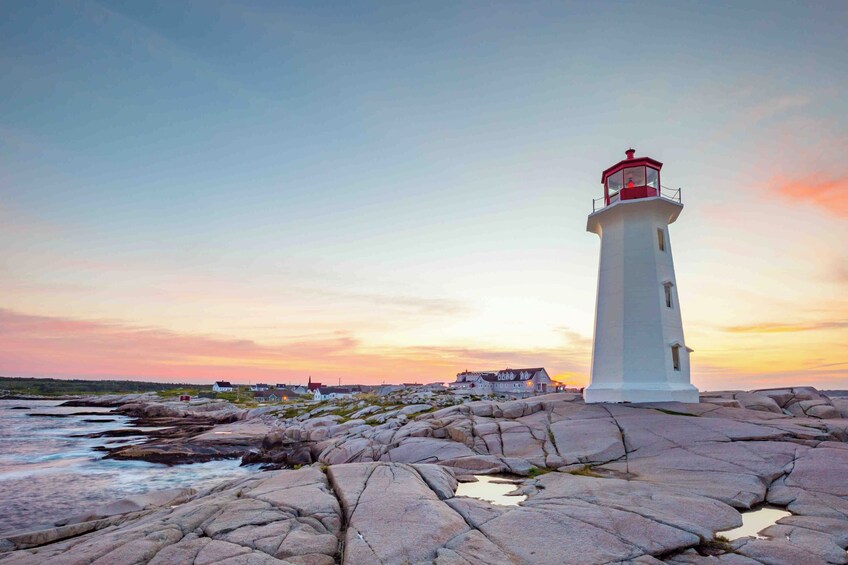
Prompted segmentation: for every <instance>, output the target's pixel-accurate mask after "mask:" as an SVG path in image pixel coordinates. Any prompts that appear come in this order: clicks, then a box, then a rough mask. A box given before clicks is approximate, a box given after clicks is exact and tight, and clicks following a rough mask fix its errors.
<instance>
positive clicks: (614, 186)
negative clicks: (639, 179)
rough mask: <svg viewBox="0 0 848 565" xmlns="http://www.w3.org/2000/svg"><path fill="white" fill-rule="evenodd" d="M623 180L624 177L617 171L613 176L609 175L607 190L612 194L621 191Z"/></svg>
mask: <svg viewBox="0 0 848 565" xmlns="http://www.w3.org/2000/svg"><path fill="white" fill-rule="evenodd" d="M623 178H624V175H623V174H622V172H621V171H618V172H617V173H615V174H614V175H610V177H609V178H608V179H607V189H609V191H610V193H612V192H613V191H615V192H618V191H619V190H621V186H622V179H623Z"/></svg>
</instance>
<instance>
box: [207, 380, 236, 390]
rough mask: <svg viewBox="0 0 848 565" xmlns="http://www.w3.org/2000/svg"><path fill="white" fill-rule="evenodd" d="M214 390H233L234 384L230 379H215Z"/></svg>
mask: <svg viewBox="0 0 848 565" xmlns="http://www.w3.org/2000/svg"><path fill="white" fill-rule="evenodd" d="M212 391H213V392H233V385H231V384H230V383H229V382H228V381H215V384H213V385H212Z"/></svg>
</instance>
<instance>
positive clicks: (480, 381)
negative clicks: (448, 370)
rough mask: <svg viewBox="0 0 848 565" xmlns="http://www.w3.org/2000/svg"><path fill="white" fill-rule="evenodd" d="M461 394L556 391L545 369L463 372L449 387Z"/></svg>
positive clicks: (507, 394) (525, 393) (523, 393)
mask: <svg viewBox="0 0 848 565" xmlns="http://www.w3.org/2000/svg"><path fill="white" fill-rule="evenodd" d="M448 386H449V387H450V389H451V390H453V391H456V392H458V393H460V394H479V395H486V394H498V395H506V396H530V395H532V394H544V393H547V392H554V391H555V390H556V386H555V383H554V382H553V381H552V380H551V377H550V376H549V375H548V372H547V371H545V369H544V368H543V367H535V368H531V369H503V370H501V371H474V372H471V371H463V372H462V373H459V374H457V375H456V380H455V381H454V382H452V383H450V384H449V385H448Z"/></svg>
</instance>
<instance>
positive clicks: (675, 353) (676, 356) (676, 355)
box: [671, 345, 680, 371]
mask: <svg viewBox="0 0 848 565" xmlns="http://www.w3.org/2000/svg"><path fill="white" fill-rule="evenodd" d="M671 363H672V365H674V370H675V371H679V370H680V346H679V345H672V346H671Z"/></svg>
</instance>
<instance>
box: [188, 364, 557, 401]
mask: <svg viewBox="0 0 848 565" xmlns="http://www.w3.org/2000/svg"><path fill="white" fill-rule="evenodd" d="M566 389H567V387H566V384H565V383H560V382H557V381H554V380H553V379H551V377H550V375H548V372H547V371H546V370H545V369H544V367H535V368H529V369H510V368H507V369H501V370H493V371H463V372H461V373H458V374H457V375H456V379H455V380H454V381H453V382H450V383H447V384H445V383H442V382H438V383H428V384H420V383H403V384H393V385H386V384H383V385H347V386H328V385H325V384H323V383H320V382H316V381H313V380H312V377H309V379H308V380H307V383H306V384H305V385H293V384H274V385H271V384H266V383H256V384H250V385H241V386H238V385H234V384H232V383H230V382H229V381H216V382H215V383H214V384H213V385H212V393H213V394H214V395H216V396H217V394H218V393H238V394H239V396H241V395H242V394H244V395H245V399H249V398H252V399H253V400H254V401H256V402H262V403H266V402H283V401H287V400H295V399H298V400H302V399H304V398H309V397H311V399H312V400H315V401H324V400H332V399H336V398H349V397H352V396H355V395H357V394H364V393H371V394H377V395H385V394H389V393H393V392H397V391H405V390H409V391H431V392H437V391H446V392H451V393H453V394H456V395H460V396H462V395H465V396H469V397H471V396H476V397H482V396H492V397H497V398H526V397H528V396H533V395H537V394H548V393H551V392H562V391H565V390H566ZM201 396H205V394H204V393H202V394H201ZM183 399H184V400H190V398H189V397H183Z"/></svg>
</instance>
